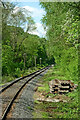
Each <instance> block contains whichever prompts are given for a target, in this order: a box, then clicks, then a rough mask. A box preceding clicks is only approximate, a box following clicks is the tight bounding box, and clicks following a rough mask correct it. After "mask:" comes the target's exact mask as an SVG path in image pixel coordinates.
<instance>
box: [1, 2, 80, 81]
mask: <svg viewBox="0 0 80 120" xmlns="http://www.w3.org/2000/svg"><path fill="white" fill-rule="evenodd" d="M1 4H2V76H3V78H4V77H5V76H10V77H11V76H13V77H20V76H21V74H23V73H24V72H25V71H26V70H28V69H29V68H33V69H34V68H40V67H43V66H47V65H50V64H54V63H55V66H56V67H57V68H59V70H60V71H61V73H62V74H64V76H65V77H66V78H67V79H72V80H73V81H78V74H79V73H78V51H79V45H80V43H79V32H80V30H79V20H80V18H79V14H80V12H79V10H80V3H79V2H64V3H63V2H40V5H41V7H42V8H43V9H44V10H45V12H46V15H45V16H44V17H43V18H42V20H41V21H42V23H43V25H44V29H45V30H46V31H47V32H46V37H45V38H41V37H39V36H37V35H32V34H29V31H32V30H34V29H36V27H35V22H34V20H33V18H32V17H31V16H30V15H29V11H26V10H25V9H20V10H19V11H18V12H17V13H15V12H14V8H15V4H13V3H9V2H5V3H4V2H2V3H1ZM25 13H27V14H25ZM26 22H27V29H26V32H24V30H23V28H22V27H21V26H22V25H23V26H24V25H25V23H26ZM40 60H41V62H40Z"/></svg>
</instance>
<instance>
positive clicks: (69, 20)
mask: <svg viewBox="0 0 80 120" xmlns="http://www.w3.org/2000/svg"><path fill="white" fill-rule="evenodd" d="M40 4H41V6H42V7H43V8H44V9H45V11H46V15H45V16H44V18H43V19H42V22H43V23H44V26H45V27H47V34H46V35H47V44H46V48H47V49H46V50H47V54H48V56H49V57H52V56H54V58H55V62H56V63H57V67H59V68H60V70H61V71H62V73H63V74H64V75H65V76H66V77H67V79H73V80H78V47H79V45H80V43H79V42H78V41H79V32H80V30H79V20H80V18H79V8H80V3H78V2H77V3H76V2H75V3H74V2H73V3H65V2H64V3H62V2H46V3H44V2H41V3H40Z"/></svg>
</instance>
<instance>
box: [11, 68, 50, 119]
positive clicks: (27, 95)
mask: <svg viewBox="0 0 80 120" xmlns="http://www.w3.org/2000/svg"><path fill="white" fill-rule="evenodd" d="M47 71H48V70H46V71H45V72H43V73H41V74H40V75H39V76H37V77H36V78H34V79H33V80H31V81H30V82H29V84H28V85H26V87H25V89H24V90H23V92H22V94H21V96H20V98H19V100H18V101H17V102H16V105H15V108H14V109H13V111H12V118H33V115H32V112H33V110H34V99H33V95H34V92H35V91H34V89H35V87H36V86H37V85H36V83H38V79H39V78H41V77H42V76H43V75H44V74H45V73H46V72H47Z"/></svg>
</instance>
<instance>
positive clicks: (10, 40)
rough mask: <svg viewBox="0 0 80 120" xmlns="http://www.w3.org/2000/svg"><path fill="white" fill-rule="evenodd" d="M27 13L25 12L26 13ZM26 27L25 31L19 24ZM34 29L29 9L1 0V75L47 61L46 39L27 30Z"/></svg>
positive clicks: (44, 63)
mask: <svg viewBox="0 0 80 120" xmlns="http://www.w3.org/2000/svg"><path fill="white" fill-rule="evenodd" d="M26 13H27V14H26ZM26 24H27V27H26V32H24V30H23V29H22V28H21V26H22V25H23V26H25V25H26ZM34 29H36V27H35V22H34V21H33V19H32V17H31V16H30V15H29V11H26V10H25V9H19V8H16V6H15V5H14V4H12V3H9V2H2V75H10V74H12V75H13V74H14V73H15V72H16V73H18V72H19V71H20V70H23V69H24V67H25V69H26V68H29V67H34V66H36V64H39V65H40V58H41V59H42V60H41V64H43V65H46V64H47V63H48V59H47V53H46V39H45V38H40V37H39V36H37V35H31V34H29V33H28V32H30V31H32V30H34Z"/></svg>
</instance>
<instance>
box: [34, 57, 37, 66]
mask: <svg viewBox="0 0 80 120" xmlns="http://www.w3.org/2000/svg"><path fill="white" fill-rule="evenodd" d="M36 58H37V57H36V56H35V58H34V59H35V67H36Z"/></svg>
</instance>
